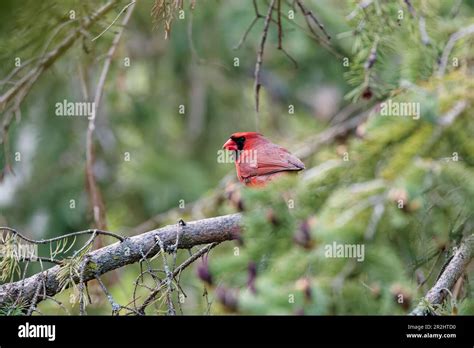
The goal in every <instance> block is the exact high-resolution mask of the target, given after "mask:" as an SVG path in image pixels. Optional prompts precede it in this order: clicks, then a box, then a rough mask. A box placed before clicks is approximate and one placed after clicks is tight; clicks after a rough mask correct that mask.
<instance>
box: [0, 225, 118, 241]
mask: <svg viewBox="0 0 474 348" xmlns="http://www.w3.org/2000/svg"><path fill="white" fill-rule="evenodd" d="M0 231H8V232H10V233H13V234H14V235H17V236H18V237H19V238H21V239H23V240H24V241H27V242H30V243H33V244H48V243H51V242H56V241H59V240H63V239H65V238H69V237H74V236H81V235H85V234H94V233H95V234H102V235H104V236H111V237H114V238H117V239H118V240H119V241H121V242H123V241H124V240H125V238H124V237H122V236H120V235H118V234H116V233H113V232H108V231H102V230H96V229H90V230H84V231H78V232H72V233H68V234H64V235H62V236H59V237H54V238H49V239H39V240H35V239H30V238H28V237H25V236H24V235H23V234H21V233H20V232H18V231H17V230H15V229H13V228H11V227H0Z"/></svg>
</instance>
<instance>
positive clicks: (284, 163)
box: [256, 144, 304, 175]
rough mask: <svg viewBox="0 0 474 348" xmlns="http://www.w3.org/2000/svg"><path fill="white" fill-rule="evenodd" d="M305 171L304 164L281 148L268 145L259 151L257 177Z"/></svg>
mask: <svg viewBox="0 0 474 348" xmlns="http://www.w3.org/2000/svg"><path fill="white" fill-rule="evenodd" d="M303 169H304V164H303V162H301V161H300V160H299V159H298V158H297V157H296V156H294V155H292V154H291V153H289V152H288V150H286V149H284V148H283V147H281V146H278V145H276V144H266V145H265V146H262V147H260V148H259V149H258V152H257V173H256V175H268V174H272V173H278V172H282V171H298V170H303Z"/></svg>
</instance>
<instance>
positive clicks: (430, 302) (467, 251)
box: [410, 234, 474, 315]
mask: <svg viewBox="0 0 474 348" xmlns="http://www.w3.org/2000/svg"><path fill="white" fill-rule="evenodd" d="M473 257H474V234H471V235H470V236H469V237H467V238H465V240H464V241H463V242H461V245H460V246H459V248H457V249H456V250H455V252H454V255H453V257H452V258H451V260H450V261H449V263H448V264H447V265H446V267H445V268H444V270H443V271H442V273H441V275H440V276H439V277H438V280H437V281H436V283H435V284H434V286H433V287H432V288H431V289H430V290H429V291H428V293H427V294H426V296H425V297H424V298H423V299H422V300H421V301H420V303H419V304H418V306H417V307H416V308H415V309H414V310H413V311H412V312H411V313H410V315H429V314H434V312H433V309H434V308H435V307H436V306H439V305H441V304H442V303H443V301H444V299H445V298H446V295H447V294H448V293H449V291H450V289H452V288H453V286H454V285H455V284H456V282H457V280H458V279H459V278H460V277H461V276H462V275H463V273H464V271H465V270H466V268H467V266H468V265H469V263H470V262H471V260H472V258H473Z"/></svg>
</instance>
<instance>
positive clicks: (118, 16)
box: [91, 1, 135, 41]
mask: <svg viewBox="0 0 474 348" xmlns="http://www.w3.org/2000/svg"><path fill="white" fill-rule="evenodd" d="M131 5H135V1H132V2H131V3H129V4H127V5H125V7H124V8H123V9H122V10H121V11H120V12H119V14H118V15H117V17H115V18H114V20H113V21H112V23H110V24H109V25H108V26H107V27H106V28H105V29H104V31H102V32H101V33H100V34H99V35H97V36H96V37H95V38H93V39H92V40H91V41H95V40H97V39H98V38H99V37H101V36H102V35H104V34H105V33H106V32H107V31H108V30H109V29H110V28H111V27H112V25H114V24H115V22H117V20H118V19H119V18H120V16H121V15H122V13H123V12H124V11H125V10H127V8H129V7H130V6H131Z"/></svg>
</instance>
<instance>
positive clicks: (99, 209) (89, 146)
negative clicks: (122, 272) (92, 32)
mask: <svg viewBox="0 0 474 348" xmlns="http://www.w3.org/2000/svg"><path fill="white" fill-rule="evenodd" d="M135 5H136V2H135V1H134V2H131V3H130V4H128V5H127V6H126V7H125V8H124V9H123V10H122V11H121V12H120V13H119V15H120V14H121V13H122V12H123V11H125V10H126V9H128V11H127V13H126V14H125V17H124V18H123V20H122V23H121V26H120V28H119V29H118V30H117V33H116V34H115V37H114V39H113V41H112V45H111V46H110V48H109V50H108V52H107V56H106V58H105V61H104V66H103V68H102V72H101V74H100V77H99V82H98V83H97V87H96V92H95V96H94V109H95V110H94V115H93V117H91V118H90V119H89V126H88V128H87V136H86V179H87V191H88V193H89V195H90V201H91V206H92V214H93V218H94V225H95V227H96V228H98V229H107V222H106V216H105V205H104V201H103V199H102V194H101V192H100V189H99V187H98V186H97V182H96V180H95V176H94V171H93V166H94V142H93V135H94V131H95V120H96V117H97V114H98V111H99V107H100V102H101V100H102V95H103V93H104V86H105V80H106V78H107V74H108V72H109V69H110V64H111V62H112V58H113V56H114V54H115V51H116V50H117V47H118V43H119V42H120V39H121V37H122V34H123V31H124V28H125V26H126V25H127V23H128V21H129V20H130V17H131V15H132V12H133V9H134V8H135ZM117 18H118V17H117ZM114 21H115V20H114ZM112 23H114V22H112ZM101 35H102V34H101ZM98 241H99V242H98V244H97V245H98V246H101V244H100V239H98Z"/></svg>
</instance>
